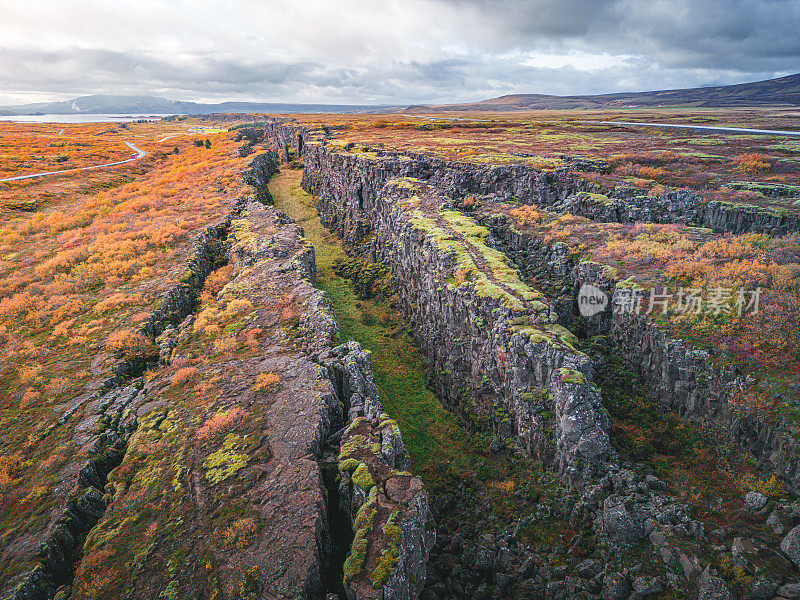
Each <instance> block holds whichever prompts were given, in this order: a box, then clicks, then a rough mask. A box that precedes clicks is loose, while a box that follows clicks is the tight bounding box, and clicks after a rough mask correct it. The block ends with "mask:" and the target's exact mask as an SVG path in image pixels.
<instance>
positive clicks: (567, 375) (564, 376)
mask: <svg viewBox="0 0 800 600" xmlns="http://www.w3.org/2000/svg"><path fill="white" fill-rule="evenodd" d="M558 373H559V375H560V376H561V381H563V382H564V383H574V384H577V385H586V379H585V378H584V377H583V373H581V372H580V371H576V370H575V369H569V368H567V367H561V368H560V369H559V370H558Z"/></svg>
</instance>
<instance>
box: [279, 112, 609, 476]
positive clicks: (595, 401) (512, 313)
mask: <svg viewBox="0 0 800 600" xmlns="http://www.w3.org/2000/svg"><path fill="white" fill-rule="evenodd" d="M279 127H280V126H277V125H276V126H275V129H273V131H272V132H271V133H270V135H273V136H274V135H280V136H284V137H283V138H280V137H279V138H277V139H278V142H277V143H280V142H281V140H282V139H287V138H288V139H289V140H290V141H293V140H295V139H297V138H296V137H295V133H294V132H293V131H291V130H288V131H287V130H286V129H280V128H279ZM302 148H303V160H304V163H305V171H304V175H303V184H304V187H306V188H307V189H308V191H310V192H312V193H314V194H316V195H317V197H318V209H319V212H320V217H321V219H322V222H323V223H324V224H326V225H327V226H328V227H330V228H332V229H334V230H336V231H338V232H339V233H340V234H341V235H342V238H343V239H344V241H345V243H346V245H347V246H348V247H350V248H351V249H354V250H356V251H358V250H361V251H362V252H369V253H370V254H371V256H372V257H373V258H374V259H376V260H379V261H381V262H383V263H384V264H386V265H388V266H389V267H390V269H391V272H392V277H393V281H394V287H395V290H396V292H397V294H398V297H399V300H400V307H401V310H402V312H403V313H404V316H405V318H406V320H407V322H408V323H409V324H410V326H411V329H412V331H413V332H414V335H415V338H416V339H417V340H418V342H419V344H420V346H421V348H422V350H423V352H424V354H425V355H426V356H427V357H428V359H429V361H430V363H429V365H430V368H429V373H430V379H431V382H432V383H433V385H434V388H435V391H436V392H437V395H438V396H439V397H440V398H441V399H442V400H443V401H444V402H445V403H447V404H449V405H450V406H451V407H453V408H455V409H457V410H461V411H463V412H464V413H466V414H468V416H469V417H470V418H473V419H476V420H479V421H482V422H486V423H491V424H492V426H493V427H494V428H496V429H497V430H499V431H500V432H501V433H502V434H504V435H505V436H507V437H510V438H515V439H517V440H518V443H519V446H520V448H521V449H523V450H524V451H526V452H527V453H529V454H532V455H534V456H536V457H538V458H540V459H541V460H542V461H543V462H544V463H545V464H547V465H549V466H551V467H553V468H555V469H556V470H557V471H558V472H559V473H560V475H561V477H562V478H563V480H564V481H566V482H569V483H570V484H571V485H574V486H581V485H582V484H583V483H584V482H585V481H587V480H588V479H591V478H592V477H594V476H596V475H599V474H602V473H603V472H605V469H606V465H607V464H608V463H609V462H613V460H614V456H613V452H612V451H611V449H610V447H609V444H608V433H607V430H608V426H609V423H608V418H607V415H606V413H605V412H604V411H603V410H602V408H601V406H600V398H599V394H598V393H597V392H596V390H595V389H594V388H593V387H592V381H591V380H592V372H591V363H590V361H589V360H588V358H587V357H586V356H585V355H583V354H581V353H579V352H577V351H575V349H574V348H572V347H571V345H570V334H569V333H568V332H567V331H566V330H564V329H563V328H562V327H560V326H559V325H557V324H555V323H554V322H551V321H554V320H555V313H554V312H553V310H552V308H551V307H550V306H549V305H548V304H547V303H546V302H544V301H543V300H544V299H543V298H542V296H541V294H538V293H537V292H535V291H534V290H531V289H530V288H528V287H527V286H525V285H524V284H523V283H522V282H521V281H520V280H519V278H518V276H517V274H516V273H515V272H514V270H513V269H511V268H509V266H508V265H507V264H506V263H505V262H504V259H503V258H502V257H501V256H500V255H499V254H498V253H497V252H496V251H493V250H492V249H490V248H488V247H487V246H486V244H485V243H484V241H483V239H482V238H483V236H485V232H483V231H482V230H481V228H479V227H477V226H476V224H475V223H474V222H472V221H471V219H469V217H466V216H464V215H462V214H461V213H457V212H455V211H452V210H447V208H446V200H445V199H442V198H440V197H439V195H438V194H439V193H441V192H440V188H438V187H435V186H434V185H433V184H432V183H431V182H432V181H435V180H436V181H439V180H442V181H444V180H446V179H447V178H448V177H449V176H450V175H452V174H447V173H445V174H441V173H439V174H437V172H436V165H431V164H427V163H425V161H422V160H417V159H411V158H408V157H398V156H396V155H384V156H381V155H372V154H362V153H356V154H349V153H347V152H345V151H342V152H338V151H336V150H334V149H333V148H331V147H330V146H328V145H325V144H323V143H320V142H316V141H310V140H308V139H306V140H305V141H304V143H303V145H302ZM398 173H400V174H402V175H404V176H405V177H401V178H396V177H395V175H396V174H398ZM425 174H427V175H428V179H427V181H424V182H423V181H422V180H420V179H416V178H415V177H412V176H416V175H425ZM464 177H468V175H464ZM461 183H462V182H461V178H456V179H452V178H451V181H450V183H449V184H446V183H445V184H443V185H444V187H445V189H447V188H448V187H450V188H452V187H453V186H458V185H461Z"/></svg>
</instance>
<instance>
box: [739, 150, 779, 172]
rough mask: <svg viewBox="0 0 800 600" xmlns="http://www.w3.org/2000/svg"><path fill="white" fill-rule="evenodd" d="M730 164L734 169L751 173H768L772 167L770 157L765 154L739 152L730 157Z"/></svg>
mask: <svg viewBox="0 0 800 600" xmlns="http://www.w3.org/2000/svg"><path fill="white" fill-rule="evenodd" d="M731 164H732V166H733V168H734V169H735V170H737V171H739V172H741V173H749V174H751V175H758V174H760V173H769V171H770V170H771V169H772V159H771V158H770V157H769V156H767V155H766V154H757V153H750V154H739V155H738V156H734V157H733V158H732V159H731Z"/></svg>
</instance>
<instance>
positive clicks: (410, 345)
mask: <svg viewBox="0 0 800 600" xmlns="http://www.w3.org/2000/svg"><path fill="white" fill-rule="evenodd" d="M301 176H302V171H299V170H285V171H282V172H281V173H280V174H278V175H277V176H276V177H275V178H273V180H272V181H271V183H270V186H269V189H270V192H271V193H272V196H273V198H274V201H275V206H276V207H277V208H279V209H280V210H282V211H284V212H285V213H287V214H288V215H289V216H290V217H292V218H293V219H294V220H295V221H296V222H297V223H298V225H300V226H301V227H302V228H303V230H304V231H305V234H306V238H307V239H308V240H309V241H310V242H311V243H312V244H313V245H314V249H315V252H316V262H317V272H318V280H317V286H318V287H319V288H320V289H322V290H324V291H325V292H327V294H328V296H329V297H330V300H331V302H332V303H333V306H334V312H335V314H336V320H337V322H338V323H339V328H340V330H341V338H342V341H346V340H355V341H357V342H359V343H360V344H361V345H362V346H363V347H364V348H366V349H368V350H370V351H372V362H373V367H374V371H375V380H376V382H377V384H378V389H379V391H380V395H381V403H382V404H383V406H384V408H385V409H386V412H387V413H388V414H389V416H391V417H392V418H393V419H395V420H396V421H397V422H398V424H399V426H400V430H401V432H402V434H403V442H404V444H405V446H406V448H407V449H408V451H409V454H410V455H411V465H412V470H413V471H414V472H415V473H418V474H420V475H421V476H422V477H423V478H424V479H425V480H426V483H428V484H432V485H435V484H437V483H443V481H442V480H441V478H440V476H444V477H445V478H447V475H448V472H449V474H451V475H457V476H463V475H465V474H467V473H470V472H473V471H474V470H475V468H476V466H477V465H479V464H480V463H481V462H482V461H484V460H485V459H486V455H485V453H484V451H485V448H486V440H484V439H482V438H483V436H481V435H479V434H473V433H471V432H469V431H468V430H467V429H466V428H465V427H464V426H463V425H462V424H461V423H460V419H459V417H458V416H457V415H455V414H453V413H451V412H449V411H447V410H445V409H444V408H443V407H442V405H441V404H440V403H439V401H438V400H437V398H436V396H435V395H434V394H433V392H431V391H430V390H429V389H427V387H426V384H425V380H426V369H425V364H424V361H423V357H422V355H421V354H420V351H419V350H418V348H417V347H416V345H415V344H414V341H413V340H412V338H411V337H410V336H409V335H408V333H407V331H406V329H405V326H404V325H403V324H402V321H401V319H400V315H399V314H398V313H397V311H396V310H395V309H393V308H392V307H391V306H390V305H389V303H388V302H386V301H377V300H375V299H370V300H359V298H358V296H357V295H356V294H355V293H354V291H353V288H352V286H351V283H350V281H349V280H347V279H345V278H343V277H339V276H338V275H336V273H335V272H334V265H335V264H336V263H337V261H341V260H346V259H347V254H346V252H345V250H344V248H343V246H342V243H341V240H340V239H339V237H338V236H337V235H336V234H334V233H331V232H330V231H328V230H327V229H326V228H325V226H324V225H322V223H321V222H320V218H319V214H318V213H317V209H316V204H315V201H314V198H313V197H311V196H309V195H308V194H307V193H306V192H305V191H304V190H303V189H302V188H301V187H300V180H301ZM478 438H480V439H478Z"/></svg>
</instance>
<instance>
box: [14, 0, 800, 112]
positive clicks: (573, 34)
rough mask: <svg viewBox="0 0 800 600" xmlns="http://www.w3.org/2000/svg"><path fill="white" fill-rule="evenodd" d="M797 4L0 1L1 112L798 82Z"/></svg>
mask: <svg viewBox="0 0 800 600" xmlns="http://www.w3.org/2000/svg"><path fill="white" fill-rule="evenodd" d="M799 31H800V0H761V1H757V0H724V1H723V0H720V1H712V0H664V1H661V0H529V1H522V0H483V1H482V0H365V1H361V0H358V1H357V0H338V1H333V0H301V1H293V0H277V1H272V0H219V1H217V0H163V1H162V0H135V1H127V0H0V104H14V103H22V102H37V101H43V100H64V99H68V98H72V97H75V96H79V95H87V94H95V93H110V94H141V93H144V94H156V95H160V96H164V97H168V98H172V99H185V100H197V101H222V100H260V101H291V102H330V103H360V104H370V103H389V104H391V103H398V104H408V103H421V102H463V101H470V100H479V99H484V98H490V97H495V96H499V95H503V94H511V93H546V94H589V93H603V92H616V91H638V90H648V89H668V88H677V87H694V86H699V85H715V84H729V83H742V82H746V81H756V80H761V79H769V78H771V77H777V76H781V75H786V74H789V73H794V72H798V71H800V34H798V32H799Z"/></svg>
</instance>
